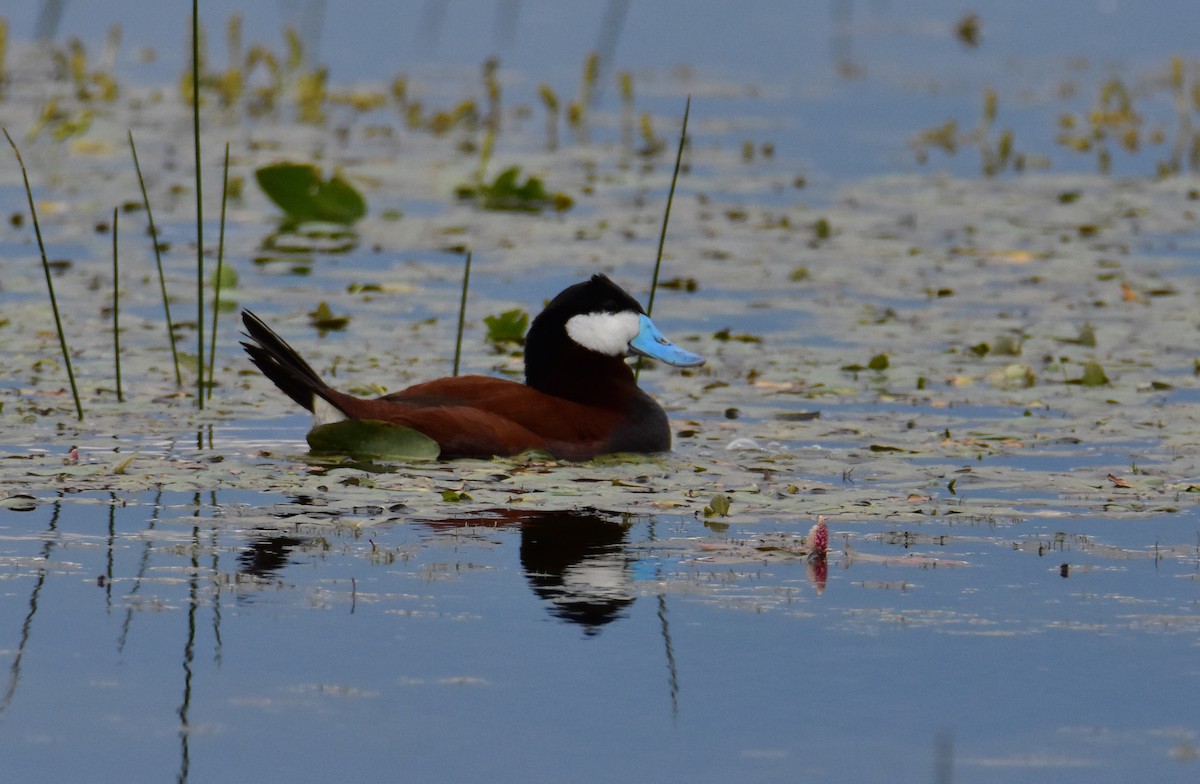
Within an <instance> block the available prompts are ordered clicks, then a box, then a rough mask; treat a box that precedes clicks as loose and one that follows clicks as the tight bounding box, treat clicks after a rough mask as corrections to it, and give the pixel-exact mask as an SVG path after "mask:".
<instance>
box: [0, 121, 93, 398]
mask: <svg viewBox="0 0 1200 784" xmlns="http://www.w3.org/2000/svg"><path fill="white" fill-rule="evenodd" d="M3 130H4V137H5V138H6V139H8V143H9V144H10V145H12V148H13V153H15V154H16V156H17V163H18V164H20V166H21V177H23V178H24V180H25V196H26V197H27V198H28V199H29V215H30V217H32V218H33V232H34V234H36V235H37V244H38V251H39V252H40V253H41V254H42V270H43V271H45V273H46V288H47V289H49V291H50V308H51V310H53V311H54V326H55V327H56V328H57V329H58V343H59V345H60V346H62V353H63V364H65V365H66V366H67V379H68V380H69V381H70V382H71V395H72V396H73V397H74V398H75V414H76V416H78V418H79V420H80V421H83V404H82V403H80V402H79V388H78V387H76V386H75V371H74V370H72V368H71V352H70V351H69V350H68V349H67V336H66V334H65V333H64V332H63V326H62V318H60V317H59V315H58V300H57V299H56V298H55V296H54V278H53V277H52V276H51V275H50V261H49V259H47V258H46V245H45V244H44V243H43V242H42V227H41V225H40V224H39V223H38V216H37V208H36V207H35V206H34V204H33V189H32V188H31V187H29V174H28V173H27V172H26V171H25V161H24V160H23V159H22V158H21V151H20V150H18V149H17V144H16V142H14V141H13V140H12V137H11V136H9V135H8V129H7V128H4V129H3Z"/></svg>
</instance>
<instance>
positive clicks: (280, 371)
mask: <svg viewBox="0 0 1200 784" xmlns="http://www.w3.org/2000/svg"><path fill="white" fill-rule="evenodd" d="M242 324H243V325H245V327H246V336H247V337H249V338H250V339H251V340H252V341H254V342H253V343H247V342H245V341H243V342H242V348H244V349H246V353H247V354H249V355H250V361H251V362H253V363H254V364H255V365H256V366H257V367H258V369H259V370H261V371H262V372H263V375H265V376H266V377H267V378H269V379H271V380H272V381H274V382H275V386H277V387H279V388H280V389H282V390H283V391H284V392H285V393H286V394H287V396H288V397H290V398H291V399H292V400H295V401H296V402H297V403H299V404H300V405H302V406H304V407H305V408H306V409H308V410H309V411H312V410H313V403H314V398H315V396H317V395H320V396H321V397H323V398H326V399H327V398H328V396H327V393H328V391H329V386H328V385H327V384H326V383H325V382H324V381H322V380H321V377H320V376H318V375H317V371H315V370H313V369H312V367H310V366H309V364H308V363H307V362H305V361H304V359H303V358H301V356H300V355H299V354H298V353H296V349H294V348H292V347H291V346H289V345H288V344H287V342H286V341H284V339H283V338H281V337H279V336H278V335H276V334H275V330H273V329H271V328H270V327H268V326H267V324H266V322H265V321H263V320H262V319H260V318H259V317H258V316H256V315H254V314H253V313H251V312H250V311H248V310H243V311H242Z"/></svg>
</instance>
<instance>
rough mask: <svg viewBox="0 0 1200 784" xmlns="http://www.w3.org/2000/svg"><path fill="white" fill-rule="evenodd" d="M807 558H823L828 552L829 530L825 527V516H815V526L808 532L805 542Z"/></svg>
mask: <svg viewBox="0 0 1200 784" xmlns="http://www.w3.org/2000/svg"><path fill="white" fill-rule="evenodd" d="M806 543H807V544H808V554H809V557H818V558H823V557H825V552H826V551H827V550H829V529H828V528H827V527H826V526H825V515H818V516H817V524H816V525H814V526H813V527H812V528H811V529H810V530H809V532H808V538H807V540H806Z"/></svg>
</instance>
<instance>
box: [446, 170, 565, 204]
mask: <svg viewBox="0 0 1200 784" xmlns="http://www.w3.org/2000/svg"><path fill="white" fill-rule="evenodd" d="M520 177H521V167H520V166H510V167H509V168H507V169H505V170H504V171H502V172H500V173H499V174H498V175H496V179H494V180H493V181H492V182H490V183H487V182H481V183H479V184H478V185H460V186H459V187H458V188H457V190H456V193H457V195H458V197H459V198H460V199H475V200H476V201H477V202H478V204H479V206H480V207H482V208H483V209H485V210H502V211H514V212H541V211H542V210H544V209H547V208H549V209H553V210H554V211H555V212H564V211H566V210H569V209H571V207H572V205H573V204H574V201H573V200H572V199H571V197H570V196H568V195H566V194H565V193H560V192H554V193H551V192H550V191H548V190H547V189H546V185H545V183H543V182H542V180H541V179H540V178H538V177H535V176H533V175H532V174H531V175H529V176H528V177H527V178H526V179H525V181H524V182H521V180H520Z"/></svg>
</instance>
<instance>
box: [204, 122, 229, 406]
mask: <svg viewBox="0 0 1200 784" xmlns="http://www.w3.org/2000/svg"><path fill="white" fill-rule="evenodd" d="M228 202H229V142H225V174H224V177H223V178H222V182H221V228H220V234H219V235H218V238H217V279H216V282H215V283H214V285H213V288H214V293H213V325H212V338H211V339H210V340H209V341H208V392H207V395H208V399H209V400H212V393H213V372H214V370H213V369H214V368H215V367H216V365H217V317H218V316H219V315H220V313H221V275H222V274H223V273H224V271H225V205H226V204H227V203H228Z"/></svg>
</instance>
